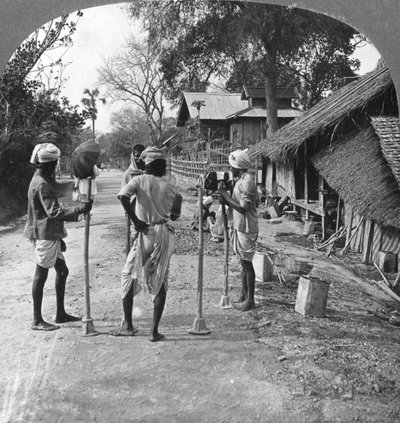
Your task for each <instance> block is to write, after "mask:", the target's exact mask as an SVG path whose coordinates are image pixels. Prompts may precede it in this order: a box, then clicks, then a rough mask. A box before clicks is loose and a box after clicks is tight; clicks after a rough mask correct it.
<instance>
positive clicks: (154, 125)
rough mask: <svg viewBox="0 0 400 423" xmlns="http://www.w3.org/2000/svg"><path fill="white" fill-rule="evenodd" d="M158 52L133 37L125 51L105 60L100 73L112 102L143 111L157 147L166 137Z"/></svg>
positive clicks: (146, 43)
mask: <svg viewBox="0 0 400 423" xmlns="http://www.w3.org/2000/svg"><path fill="white" fill-rule="evenodd" d="M157 51H158V50H157V48H156V46H153V48H152V49H150V46H149V44H148V42H147V41H146V40H144V41H137V40H135V39H134V38H133V37H131V38H130V39H129V40H128V42H127V46H126V51H125V52H124V53H122V54H119V55H116V56H114V57H112V58H109V59H107V60H105V61H104V64H103V66H102V67H101V68H100V69H99V70H98V73H99V84H100V85H103V86H104V87H106V89H107V96H108V97H109V98H110V99H111V101H113V102H116V101H123V102H125V103H128V104H131V105H134V106H136V107H137V108H138V109H139V110H141V111H142V112H143V116H145V118H146V122H147V127H148V132H149V135H150V138H151V140H152V143H153V144H154V145H160V143H161V141H162V138H163V126H162V122H163V117H164V109H165V84H164V79H163V76H162V75H161V73H160V71H159V55H158V53H157Z"/></svg>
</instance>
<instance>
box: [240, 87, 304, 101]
mask: <svg viewBox="0 0 400 423" xmlns="http://www.w3.org/2000/svg"><path fill="white" fill-rule="evenodd" d="M296 97H297V91H296V88H295V87H277V88H276V98H277V99H280V98H296ZM249 98H265V87H252V86H248V85H244V86H243V89H242V100H247V99H249Z"/></svg>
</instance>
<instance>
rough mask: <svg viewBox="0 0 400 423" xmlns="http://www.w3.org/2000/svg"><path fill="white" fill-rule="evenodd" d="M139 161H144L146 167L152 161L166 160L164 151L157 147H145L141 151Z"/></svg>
mask: <svg viewBox="0 0 400 423" xmlns="http://www.w3.org/2000/svg"><path fill="white" fill-rule="evenodd" d="M140 157H141V159H142V160H143V161H144V164H146V165H148V164H149V163H151V162H154V160H157V159H163V160H165V159H166V158H167V156H166V154H165V150H163V149H161V148H157V147H147V148H146V150H143V152H142V154H141V155H140Z"/></svg>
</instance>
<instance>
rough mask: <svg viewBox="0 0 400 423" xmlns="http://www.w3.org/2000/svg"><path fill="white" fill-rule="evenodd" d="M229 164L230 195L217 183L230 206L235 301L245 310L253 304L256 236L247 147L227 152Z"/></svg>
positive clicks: (254, 189) (255, 198)
mask: <svg viewBox="0 0 400 423" xmlns="http://www.w3.org/2000/svg"><path fill="white" fill-rule="evenodd" d="M229 164H230V165H231V169H232V175H233V177H234V178H237V181H236V184H235V186H234V189H233V193H232V197H230V196H229V194H228V193H227V192H226V190H225V189H224V188H223V187H220V189H219V193H220V195H221V201H222V203H223V204H227V205H228V206H229V207H231V208H232V209H233V234H232V247H233V251H234V252H235V254H236V255H237V256H238V257H239V259H240V264H241V267H242V271H241V282H242V292H241V296H240V298H239V302H241V303H242V305H241V310H243V311H248V310H251V309H253V308H255V302H254V289H255V272H254V267H253V257H254V253H255V251H256V240H257V238H258V217H257V202H258V195H257V186H256V183H255V180H254V176H253V175H252V174H250V173H249V172H248V169H250V168H251V160H250V157H249V155H248V153H247V150H236V151H234V152H232V153H230V155H229Z"/></svg>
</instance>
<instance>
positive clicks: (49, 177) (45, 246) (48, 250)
mask: <svg viewBox="0 0 400 423" xmlns="http://www.w3.org/2000/svg"><path fill="white" fill-rule="evenodd" d="M46 134H49V136H48V138H47V139H49V140H53V139H55V134H54V133H52V132H49V133H46ZM45 139H46V138H45V137H43V135H42V137H41V140H45ZM60 155H61V152H60V150H59V149H58V148H57V147H56V146H55V145H54V144H52V143H50V142H47V143H40V144H37V145H36V146H35V148H34V150H33V153H32V157H31V160H30V161H31V163H32V164H34V165H35V167H36V171H35V173H34V175H33V177H32V180H31V183H30V185H29V191H28V214H27V222H26V226H25V231H24V236H25V237H26V238H28V239H29V240H31V241H32V243H33V244H34V246H35V251H36V271H35V275H34V277H33V285H32V297H33V322H32V329H33V330H44V331H49V330H54V329H58V328H59V326H58V325H53V324H51V323H48V322H46V321H45V320H44V319H43V317H42V300H43V288H44V285H45V283H46V280H47V276H48V272H49V269H50V268H52V267H54V269H55V271H56V284H55V288H56V297H57V309H56V316H55V323H66V322H71V321H77V320H80V319H79V317H75V316H71V315H70V314H67V312H66V311H65V308H64V296H65V284H66V280H67V276H68V267H67V265H66V263H65V258H64V255H63V254H62V253H63V252H64V251H65V250H66V246H65V243H64V241H63V238H65V237H66V236H67V233H66V231H65V228H64V221H77V220H78V215H79V214H80V213H86V212H88V211H89V210H90V209H91V202H88V203H85V204H84V205H83V206H81V207H63V206H61V205H60V203H59V202H58V199H57V193H56V181H55V169H56V166H57V162H58V159H59V158H60Z"/></svg>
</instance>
